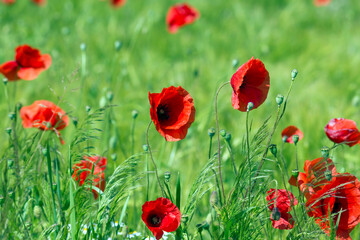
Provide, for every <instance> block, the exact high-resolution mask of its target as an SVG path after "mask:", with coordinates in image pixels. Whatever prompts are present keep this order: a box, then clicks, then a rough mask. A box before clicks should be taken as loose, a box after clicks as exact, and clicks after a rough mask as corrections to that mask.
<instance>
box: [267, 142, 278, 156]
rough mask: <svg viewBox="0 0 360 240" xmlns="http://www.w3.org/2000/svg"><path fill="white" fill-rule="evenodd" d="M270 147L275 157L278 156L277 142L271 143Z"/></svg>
mask: <svg viewBox="0 0 360 240" xmlns="http://www.w3.org/2000/svg"><path fill="white" fill-rule="evenodd" d="M269 149H270V152H271V153H272V155H274V157H276V154H277V146H276V144H270V146H269Z"/></svg>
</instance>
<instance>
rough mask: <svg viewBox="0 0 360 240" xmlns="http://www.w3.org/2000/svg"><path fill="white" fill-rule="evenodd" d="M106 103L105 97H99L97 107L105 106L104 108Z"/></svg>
mask: <svg viewBox="0 0 360 240" xmlns="http://www.w3.org/2000/svg"><path fill="white" fill-rule="evenodd" d="M106 102H107V100H106V97H101V98H100V102H99V107H100V108H103V107H105V106H106Z"/></svg>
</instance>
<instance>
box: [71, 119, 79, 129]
mask: <svg viewBox="0 0 360 240" xmlns="http://www.w3.org/2000/svg"><path fill="white" fill-rule="evenodd" d="M72 122H73V124H74V126H75V127H77V125H78V123H79V119H78V118H77V117H73V118H72Z"/></svg>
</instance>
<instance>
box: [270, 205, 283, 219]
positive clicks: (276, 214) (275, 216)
mask: <svg viewBox="0 0 360 240" xmlns="http://www.w3.org/2000/svg"><path fill="white" fill-rule="evenodd" d="M280 216H281V214H280V211H279V209H278V208H277V207H274V209H273V210H272V212H271V217H272V219H274V220H275V221H279V219H280Z"/></svg>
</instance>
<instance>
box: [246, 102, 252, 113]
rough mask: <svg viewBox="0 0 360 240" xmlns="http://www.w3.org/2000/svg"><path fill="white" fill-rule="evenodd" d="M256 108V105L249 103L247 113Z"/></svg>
mask: <svg viewBox="0 0 360 240" xmlns="http://www.w3.org/2000/svg"><path fill="white" fill-rule="evenodd" d="M253 108H254V103H253V102H248V105H247V111H248V112H249V111H251V109H253Z"/></svg>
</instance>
